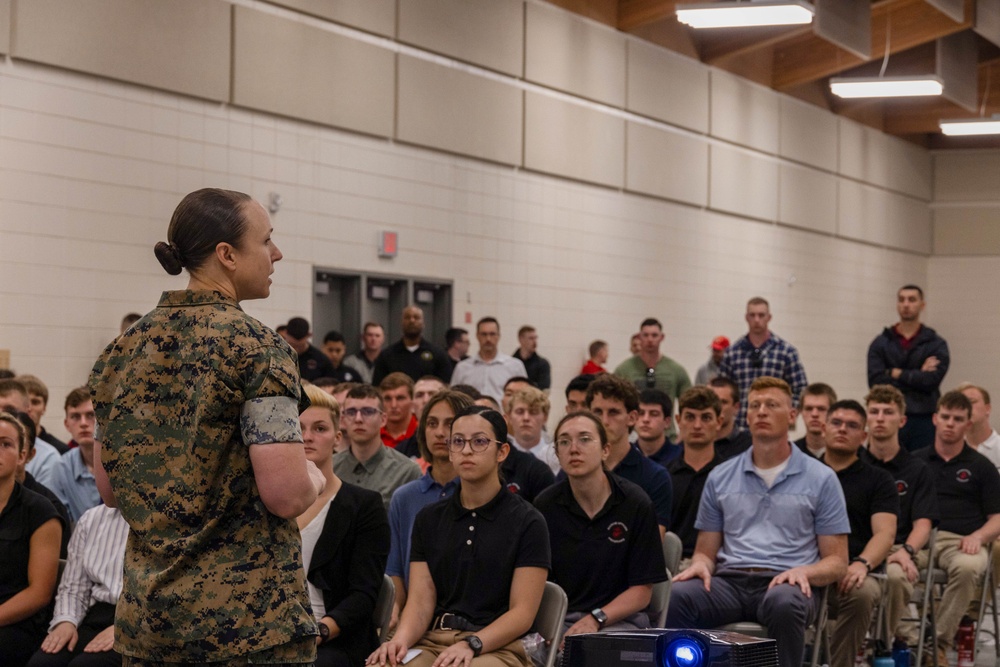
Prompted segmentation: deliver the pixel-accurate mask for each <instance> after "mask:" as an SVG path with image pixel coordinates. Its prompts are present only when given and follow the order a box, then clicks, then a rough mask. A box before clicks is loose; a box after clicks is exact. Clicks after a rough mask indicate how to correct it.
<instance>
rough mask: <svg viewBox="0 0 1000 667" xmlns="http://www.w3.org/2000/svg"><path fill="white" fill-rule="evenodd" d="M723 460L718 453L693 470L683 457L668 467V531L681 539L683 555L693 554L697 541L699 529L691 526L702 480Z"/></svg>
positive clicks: (701, 488)
mask: <svg viewBox="0 0 1000 667" xmlns="http://www.w3.org/2000/svg"><path fill="white" fill-rule="evenodd" d="M720 463H722V458H721V457H720V456H719V454H718V452H716V454H715V458H713V459H712V460H711V461H709V462H708V463H706V464H705V466H704V467H703V468H702V469H701V470H695V469H694V468H692V467H691V466H689V465H688V464H687V463H685V462H684V457H683V456H681V457H680V458H676V459H674V460H673V461H671V462H670V465H668V466H667V472H669V473H670V480H671V481H672V482H673V485H674V504H673V509H672V510H671V511H672V515H671V517H672V518H671V521H670V530H671V531H672V532H673V533H675V534H676V535H677V537H679V538H681V544H682V545H684V548H683V550H682V552H681V553H682V555H683V556H684V557H685V558H689V557H691V555H692V554H694V545H695V543H696V542H697V541H698V529H697V528H695V527H694V522H695V519H697V518H698V506H699V505H700V504H701V492H702V491H704V490H705V480H706V479H708V473H710V472H712V470H713V469H714V468H715V466H717V465H719V464H720Z"/></svg>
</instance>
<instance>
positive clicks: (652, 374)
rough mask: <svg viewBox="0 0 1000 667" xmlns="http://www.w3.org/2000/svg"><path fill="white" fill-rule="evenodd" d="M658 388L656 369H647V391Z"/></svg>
mask: <svg viewBox="0 0 1000 667" xmlns="http://www.w3.org/2000/svg"><path fill="white" fill-rule="evenodd" d="M655 386H656V369H655V368H647V369H646V389H652V388H653V387H655Z"/></svg>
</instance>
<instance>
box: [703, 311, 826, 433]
mask: <svg viewBox="0 0 1000 667" xmlns="http://www.w3.org/2000/svg"><path fill="white" fill-rule="evenodd" d="M746 321H747V327H748V329H749V331H748V332H747V335H746V336H743V337H742V338H740V339H739V340H737V341H736V342H735V343H733V345H732V346H731V347H730V348H729V349H727V350H726V353H725V354H724V355H723V356H722V363H721V364H719V374H720V375H724V376H726V377H729V378H732V379H733V380H735V381H736V384H737V385H738V386H739V388H740V395H741V396H742V397H743V398H742V400H741V401H740V412H739V415H738V416H737V417H736V425H737V426H738V427H740V428H745V427H746V425H747V419H746V412H747V399H746V397H747V394H748V393H749V391H750V385H752V384H753V381H754V380H756V379H757V378H759V377H763V376H769V377H776V378H780V379H782V380H784V381H785V382H787V383H788V386H789V387H791V389H792V396H794V397H795V398H796V399H797V398H798V397H799V395H800V394H801V393H802V390H803V389H805V388H806V385H807V384H809V382H808V381H807V380H806V371H805V369H804V368H803V367H802V361H801V360H800V359H799V351H798V350H797V349H795V346H794V345H792V344H791V343H789V342H787V341H785V340H783V339H782V338H779V337H778V336H777V335H776V334H774V333H773V332H771V331H770V329H769V328H768V325H769V324H770V322H771V306H770V305H769V304H768V303H767V300H766V299H764V298H762V297H759V296H755V297H753V298H752V299H750V300H749V301H747V313H746ZM797 403H798V401H796V402H795V405H793V407H796V406H797Z"/></svg>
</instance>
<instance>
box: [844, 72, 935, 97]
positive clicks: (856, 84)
mask: <svg viewBox="0 0 1000 667" xmlns="http://www.w3.org/2000/svg"><path fill="white" fill-rule="evenodd" d="M830 90H831V91H832V92H833V94H834V95H836V96H837V97H920V96H923V95H940V94H941V93H942V92H944V85H943V84H942V83H941V79H939V78H937V77H936V76H895V77H876V76H873V77H851V78H846V77H842V78H834V79H830Z"/></svg>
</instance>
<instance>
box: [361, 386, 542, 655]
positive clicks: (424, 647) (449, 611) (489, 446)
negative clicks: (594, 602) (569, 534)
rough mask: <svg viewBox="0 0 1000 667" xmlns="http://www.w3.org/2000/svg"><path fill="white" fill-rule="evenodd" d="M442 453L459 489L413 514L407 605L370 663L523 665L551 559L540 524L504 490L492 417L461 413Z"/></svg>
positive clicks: (496, 420)
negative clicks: (414, 652) (525, 639)
mask: <svg viewBox="0 0 1000 667" xmlns="http://www.w3.org/2000/svg"><path fill="white" fill-rule="evenodd" d="M448 446H449V450H450V456H451V461H452V465H454V466H455V467H456V469H457V470H458V475H459V477H460V478H461V480H462V484H461V488H460V489H459V491H458V492H457V493H455V494H454V495H453V496H452V497H451V498H448V499H446V500H442V501H441V502H438V503H435V504H433V505H430V506H428V507H425V508H424V509H422V510H421V511H420V513H419V514H418V515H417V518H416V521H415V523H414V526H413V544H412V551H411V554H410V587H409V595H408V597H407V600H406V605H405V606H404V607H403V613H402V617H401V618H400V621H399V626H398V627H397V628H396V634H395V635H394V636H393V638H392V639H391V640H390V641H389V642H387V643H385V644H383V645H382V646H381V647H379V648H378V650H376V651H375V652H374V653H372V655H371V656H370V657H369V658H368V664H379V665H384V664H386V663H391V664H393V665H395V664H398V663H399V662H400V661H402V660H403V658H404V657H405V656H406V654H407V651H409V650H410V649H411V648H415V649H419V651H420V653H419V654H418V655H416V657H414V658H413V659H412V661H410V662H408V663H407V664H408V665H409V666H410V667H430V666H431V665H432V664H437V665H462V664H465V665H471V666H472V667H475V666H476V665H498V664H502V665H509V666H510V667H517V666H519V665H520V666H523V667H529V666H530V665H531V662H530V660H529V659H528V657H527V656H526V655H525V652H524V646H523V644H522V642H521V637H522V636H523V635H524V634H525V633H526V632H528V630H529V629H530V628H531V624H532V622H533V621H534V619H535V616H536V614H537V613H538V607H539V605H540V603H541V600H542V593H543V592H544V589H545V579H546V576H547V574H548V569H549V565H550V561H551V559H550V555H549V540H548V533H547V531H546V528H545V520H544V519H543V518H542V516H541V514H539V512H538V510H536V509H535V508H534V507H532V506H531V504H530V503H528V502H526V501H524V500H523V499H521V498H518V497H517V496H515V495H513V494H511V493H509V492H507V491H506V490H505V489H504V488H503V486H502V484H501V481H500V474H499V473H500V464H501V463H502V462H503V460H504V458H506V456H507V452H508V451H509V449H510V445H509V444H508V443H507V424H506V423H505V422H504V420H503V416H502V415H501V414H500V413H499V412H496V411H494V410H490V409H488V408H481V407H478V406H473V407H471V408H467V409H465V410H463V411H462V412H460V413H458V415H456V417H455V420H454V421H453V422H452V425H451V436H450V438H449V441H448ZM481 656H482V658H488V659H482V658H481Z"/></svg>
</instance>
